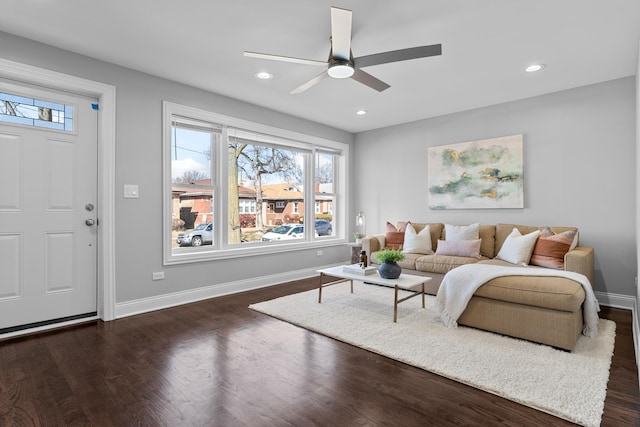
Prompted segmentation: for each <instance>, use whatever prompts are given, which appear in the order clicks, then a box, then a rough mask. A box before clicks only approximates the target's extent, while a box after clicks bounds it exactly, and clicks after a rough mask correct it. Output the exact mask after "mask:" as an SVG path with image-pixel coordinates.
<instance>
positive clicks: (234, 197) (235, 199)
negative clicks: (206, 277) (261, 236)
mask: <svg viewBox="0 0 640 427" xmlns="http://www.w3.org/2000/svg"><path fill="white" fill-rule="evenodd" d="M246 147H247V144H239V143H229V155H228V157H229V213H228V221H229V244H231V245H233V244H240V243H241V242H242V233H241V231H242V230H241V227H240V211H239V206H238V205H239V199H240V198H239V195H238V159H239V157H240V154H241V153H242V152H243V151H244V150H245V148H246Z"/></svg>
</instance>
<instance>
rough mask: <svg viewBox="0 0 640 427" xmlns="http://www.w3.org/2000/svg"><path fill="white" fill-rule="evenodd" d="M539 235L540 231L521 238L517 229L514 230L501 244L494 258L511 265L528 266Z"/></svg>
mask: <svg viewBox="0 0 640 427" xmlns="http://www.w3.org/2000/svg"><path fill="white" fill-rule="evenodd" d="M539 235H540V230H536V231H534V232H532V233H529V234H525V235H524V236H523V235H522V234H521V233H520V231H519V230H518V229H517V228H514V229H513V231H512V232H511V234H509V236H507V239H506V240H505V241H504V243H503V244H502V248H500V252H498V255H497V256H496V258H498V259H501V260H503V261H507V262H510V263H511V264H516V265H528V264H529V260H531V254H532V253H533V247H534V246H535V244H536V240H538V236H539Z"/></svg>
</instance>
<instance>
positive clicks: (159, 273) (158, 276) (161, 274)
mask: <svg viewBox="0 0 640 427" xmlns="http://www.w3.org/2000/svg"><path fill="white" fill-rule="evenodd" d="M162 279H164V271H155V272H153V273H151V280H162Z"/></svg>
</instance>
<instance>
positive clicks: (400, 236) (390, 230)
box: [384, 222, 410, 249]
mask: <svg viewBox="0 0 640 427" xmlns="http://www.w3.org/2000/svg"><path fill="white" fill-rule="evenodd" d="M407 224H410V223H405V226H404V227H402V228H400V229H398V228H396V226H395V225H393V224H391V223H390V222H387V233H386V234H385V236H384V246H385V247H386V248H388V249H400V248H401V247H402V245H403V244H404V231H405V228H406V225H407Z"/></svg>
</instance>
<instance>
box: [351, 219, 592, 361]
mask: <svg viewBox="0 0 640 427" xmlns="http://www.w3.org/2000/svg"><path fill="white" fill-rule="evenodd" d="M411 224H412V226H413V227H414V229H415V230H416V232H419V231H420V230H422V229H423V228H424V227H425V226H426V225H429V232H430V234H431V243H432V248H433V249H434V250H435V249H436V248H437V245H438V240H439V239H440V240H445V239H446V236H445V226H444V224H440V223H430V224H420V223H413V222H412V223H411ZM404 225H405V223H399V224H398V229H401V228H402V227H403V226H404ZM514 227H515V228H517V229H518V230H519V231H520V232H521V233H522V234H523V235H524V234H527V233H530V232H532V231H535V230H538V229H539V227H533V226H523V225H515V224H497V225H480V227H479V237H480V239H482V242H481V244H480V255H481V256H480V258H468V257H459V256H449V255H438V254H413V253H411V254H406V255H405V256H406V258H405V259H404V260H403V261H401V262H399V264H400V265H401V267H402V268H403V272H406V273H411V274H422V275H428V276H431V277H433V280H431V281H430V282H428V287H427V289H426V291H427V292H428V293H430V294H433V295H435V294H436V293H437V291H438V288H439V286H440V282H441V281H442V278H443V277H444V275H445V274H446V273H447V272H448V271H449V270H451V269H453V268H455V267H458V266H460V265H464V264H471V263H491V264H498V265H509V266H513V264H509V263H506V262H505V261H501V260H498V259H495V257H496V255H497V254H498V253H499V251H500V249H501V247H502V245H503V243H504V242H505V240H506V239H507V236H509V234H510V233H511V232H512V230H513V228H514ZM551 229H552V230H553V231H554V232H556V233H562V232H564V231H567V230H570V229H571V228H569V227H551ZM383 248H385V235H384V234H380V235H373V236H367V237H365V238H364V239H362V249H363V250H364V251H365V252H366V253H367V256H368V257H369V260H371V262H372V263H374V264H375V261H376V259H375V253H376V252H378V251H379V250H381V249H383ZM593 266H594V254H593V248H590V247H585V246H579V245H578V246H577V247H575V248H574V249H573V250H571V251H569V252H568V253H567V254H566V255H565V257H564V269H565V270H567V271H574V272H577V273H581V274H583V275H585V276H586V277H587V278H588V279H589V281H590V283H592V284H593ZM516 268H544V267H536V266H522V267H516ZM584 300H585V292H584V289H583V287H582V285H581V284H579V283H577V282H575V281H572V280H570V279H566V278H562V277H539V276H533V275H532V276H506V277H499V278H496V279H493V280H490V281H488V282H487V283H485V284H484V285H482V286H481V287H480V288H479V289H478V290H477V291H476V292H475V294H474V296H473V297H472V298H471V301H470V302H469V304H468V305H467V308H466V309H465V311H464V312H463V314H462V316H461V317H460V318H459V319H458V323H459V324H461V325H466V326H471V327H475V328H478V329H484V330H488V331H492V332H496V333H499V334H504V335H509V336H513V337H517V338H522V339H525V340H529V341H534V342H539V343H543V344H547V345H550V346H554V347H558V348H562V349H566V350H572V349H573V348H574V346H575V344H576V342H577V340H578V338H579V337H580V334H581V333H582V329H583V313H582V304H583V302H584Z"/></svg>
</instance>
